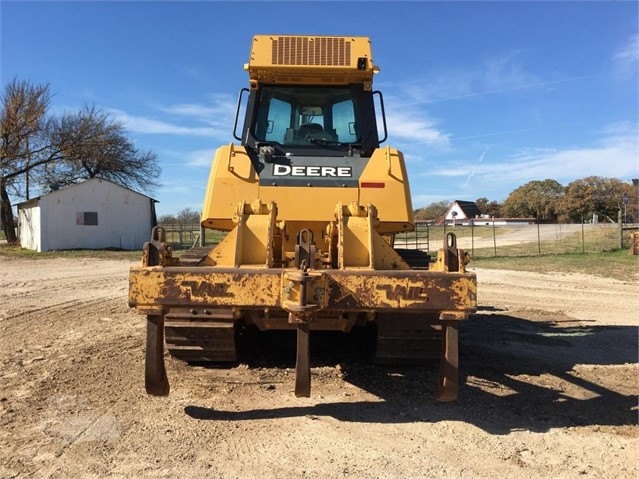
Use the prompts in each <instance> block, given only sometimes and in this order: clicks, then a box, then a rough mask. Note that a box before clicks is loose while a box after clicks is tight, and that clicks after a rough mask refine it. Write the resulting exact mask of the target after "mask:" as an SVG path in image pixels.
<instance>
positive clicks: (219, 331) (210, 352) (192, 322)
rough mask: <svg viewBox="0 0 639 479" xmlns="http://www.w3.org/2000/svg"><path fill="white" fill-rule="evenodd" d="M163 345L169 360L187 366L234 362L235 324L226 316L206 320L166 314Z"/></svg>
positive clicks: (187, 315)
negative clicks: (170, 358) (164, 344)
mask: <svg viewBox="0 0 639 479" xmlns="http://www.w3.org/2000/svg"><path fill="white" fill-rule="evenodd" d="M164 334H165V342H166V345H167V349H168V350H169V354H171V356H173V357H175V358H177V359H180V360H182V361H186V362H225V361H236V360H237V351H236V347H235V323H234V321H233V318H232V316H229V315H228V314H225V313H218V314H213V315H211V316H210V317H209V318H208V319H206V320H204V321H203V320H201V319H199V318H197V319H196V318H195V317H194V316H191V315H190V314H188V313H183V312H169V313H168V314H167V315H166V316H165V318H164Z"/></svg>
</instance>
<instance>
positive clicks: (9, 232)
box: [0, 178, 18, 244]
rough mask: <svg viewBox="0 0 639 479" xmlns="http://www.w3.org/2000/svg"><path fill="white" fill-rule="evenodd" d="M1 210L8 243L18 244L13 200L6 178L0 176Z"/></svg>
mask: <svg viewBox="0 0 639 479" xmlns="http://www.w3.org/2000/svg"><path fill="white" fill-rule="evenodd" d="M0 210H1V213H2V227H3V229H4V234H5V236H6V237H7V243H9V244H17V243H18V238H17V237H16V226H15V223H14V221H13V211H12V209H11V200H10V199H9V194H8V193H7V184H6V181H5V179H4V178H0Z"/></svg>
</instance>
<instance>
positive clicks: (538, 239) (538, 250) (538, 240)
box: [535, 218, 541, 255]
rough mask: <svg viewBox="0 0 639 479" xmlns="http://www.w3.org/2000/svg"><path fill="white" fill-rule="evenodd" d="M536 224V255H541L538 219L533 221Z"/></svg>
mask: <svg viewBox="0 0 639 479" xmlns="http://www.w3.org/2000/svg"><path fill="white" fill-rule="evenodd" d="M535 223H537V253H538V254H539V255H541V233H540V231H539V218H537V219H536V220H535Z"/></svg>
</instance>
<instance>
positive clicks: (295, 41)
mask: <svg viewBox="0 0 639 479" xmlns="http://www.w3.org/2000/svg"><path fill="white" fill-rule="evenodd" d="M360 58H366V59H367V61H366V64H365V65H359V64H358V60H359V59H360ZM245 68H247V69H248V71H249V77H250V79H251V81H253V82H264V83H295V84H322V83H332V84H344V85H346V84H349V83H362V82H363V83H367V84H368V89H370V85H371V84H372V81H373V74H374V73H377V72H378V71H379V68H378V67H376V66H374V64H373V57H372V52H371V44H370V39H369V38H368V37H335V36H312V35H293V36H291V35H256V36H255V37H253V45H252V49H251V57H250V60H249V63H248V65H246V66H245Z"/></svg>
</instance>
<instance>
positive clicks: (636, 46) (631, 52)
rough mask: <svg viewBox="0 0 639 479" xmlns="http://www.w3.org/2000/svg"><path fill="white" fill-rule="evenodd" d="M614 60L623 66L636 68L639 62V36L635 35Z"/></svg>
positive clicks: (617, 53)
mask: <svg viewBox="0 0 639 479" xmlns="http://www.w3.org/2000/svg"><path fill="white" fill-rule="evenodd" d="M613 58H614V60H615V61H617V62H619V63H620V64H622V65H628V66H632V67H634V68H636V65H637V62H638V61H639V34H635V35H633V36H632V37H630V39H629V40H628V43H626V44H625V45H624V46H623V47H621V48H620V49H619V50H618V51H617V52H616V53H615V55H614V57H613Z"/></svg>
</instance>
